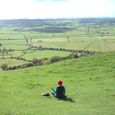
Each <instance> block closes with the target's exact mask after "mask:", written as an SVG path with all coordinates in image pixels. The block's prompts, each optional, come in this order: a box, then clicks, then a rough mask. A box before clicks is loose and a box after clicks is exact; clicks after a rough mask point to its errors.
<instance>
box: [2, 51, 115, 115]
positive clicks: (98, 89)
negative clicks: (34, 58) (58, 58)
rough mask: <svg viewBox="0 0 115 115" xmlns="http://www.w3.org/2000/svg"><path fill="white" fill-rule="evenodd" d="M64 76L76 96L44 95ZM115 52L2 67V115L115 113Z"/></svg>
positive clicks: (99, 114) (71, 94) (109, 114)
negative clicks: (62, 98)
mask: <svg viewBox="0 0 115 115" xmlns="http://www.w3.org/2000/svg"><path fill="white" fill-rule="evenodd" d="M59 79H62V80H63V82H64V85H65V87H66V90H67V95H68V96H69V97H71V98H72V99H73V100H74V103H73V102H70V101H63V100H57V99H56V98H54V97H53V96H50V97H42V96H41V95H40V94H41V93H42V92H46V91H48V92H49V93H51V90H50V88H51V87H56V85H57V80H59ZM114 81H115V52H107V53H99V54H96V55H95V56H90V57H83V58H79V59H76V60H69V61H62V62H59V63H55V64H50V65H44V66H38V67H37V66H36V67H31V68H26V69H19V70H14V71H0V115H114V113H115V103H114V102H115V83H114Z"/></svg>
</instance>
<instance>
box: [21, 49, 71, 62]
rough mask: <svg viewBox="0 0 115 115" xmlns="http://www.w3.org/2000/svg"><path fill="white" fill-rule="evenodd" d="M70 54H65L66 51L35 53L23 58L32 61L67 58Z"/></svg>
mask: <svg viewBox="0 0 115 115" xmlns="http://www.w3.org/2000/svg"><path fill="white" fill-rule="evenodd" d="M69 54H70V52H64V51H50V50H49V51H48V50H45V51H35V52H32V53H27V54H25V55H24V56H22V57H23V58H25V59H27V60H32V59H35V58H36V59H40V58H44V57H45V58H49V57H53V56H61V57H66V56H68V55H69Z"/></svg>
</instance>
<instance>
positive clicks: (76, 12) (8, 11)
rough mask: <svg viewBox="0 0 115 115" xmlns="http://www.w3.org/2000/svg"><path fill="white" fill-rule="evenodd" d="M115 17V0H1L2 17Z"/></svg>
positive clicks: (0, 13)
mask: <svg viewBox="0 0 115 115" xmlns="http://www.w3.org/2000/svg"><path fill="white" fill-rule="evenodd" d="M79 17H115V0H0V19H19V18H20V19H24V18H29V19H44V18H79Z"/></svg>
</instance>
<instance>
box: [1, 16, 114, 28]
mask: <svg viewBox="0 0 115 115" xmlns="http://www.w3.org/2000/svg"><path fill="white" fill-rule="evenodd" d="M75 24H115V18H79V19H11V20H0V26H24V27H31V26H32V27H35V26H42V25H51V26H55V25H58V26H65V25H66V26H67V25H75Z"/></svg>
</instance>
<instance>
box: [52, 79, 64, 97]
mask: <svg viewBox="0 0 115 115" xmlns="http://www.w3.org/2000/svg"><path fill="white" fill-rule="evenodd" d="M62 84H63V82H62V81H61V80H59V81H58V86H57V87H56V89H55V90H54V89H53V88H52V94H53V95H54V96H55V97H57V98H66V96H65V87H64V86H63V85H62Z"/></svg>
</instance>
